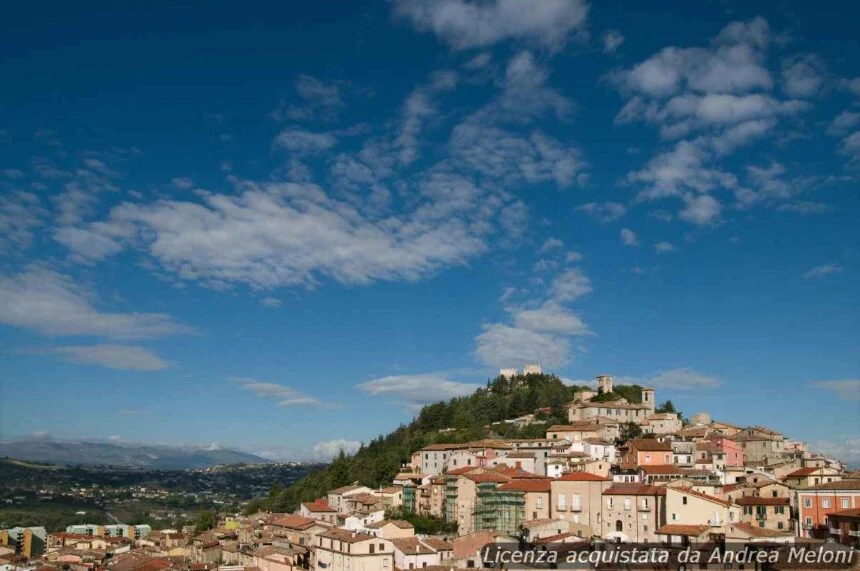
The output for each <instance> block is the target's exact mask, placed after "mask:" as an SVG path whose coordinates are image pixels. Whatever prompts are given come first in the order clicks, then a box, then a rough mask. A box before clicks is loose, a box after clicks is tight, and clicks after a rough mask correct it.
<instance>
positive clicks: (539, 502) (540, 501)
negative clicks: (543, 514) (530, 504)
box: [535, 496, 543, 509]
mask: <svg viewBox="0 0 860 571" xmlns="http://www.w3.org/2000/svg"><path fill="white" fill-rule="evenodd" d="M535 506H536V507H537V508H538V509H541V508H542V507H543V498H542V497H540V496H538V497H537V500H535Z"/></svg>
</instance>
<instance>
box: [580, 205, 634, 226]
mask: <svg viewBox="0 0 860 571" xmlns="http://www.w3.org/2000/svg"><path fill="white" fill-rule="evenodd" d="M576 210H577V211H578V212H585V213H586V214H588V215H589V216H591V217H592V218H594V219H595V220H597V221H598V222H603V223H606V222H613V221H615V220H618V219H619V218H621V217H623V216H624V215H625V214H626V213H627V207H626V206H624V205H623V204H621V203H620V202H588V203H586V204H582V205H580V206H577V207H576Z"/></svg>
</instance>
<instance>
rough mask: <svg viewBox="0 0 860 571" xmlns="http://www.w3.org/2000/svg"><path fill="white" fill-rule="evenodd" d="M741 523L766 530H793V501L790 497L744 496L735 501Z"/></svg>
mask: <svg viewBox="0 0 860 571" xmlns="http://www.w3.org/2000/svg"><path fill="white" fill-rule="evenodd" d="M735 503H737V504H738V505H739V506H741V508H742V509H743V513H742V514H741V521H742V522H744V523H748V524H750V525H757V526H758V527H763V528H766V529H776V530H791V529H792V525H791V505H790V503H791V501H790V500H789V498H788V497H775V498H774V497H770V498H769V497H766V496H742V497H740V498H737V499H736V500H735Z"/></svg>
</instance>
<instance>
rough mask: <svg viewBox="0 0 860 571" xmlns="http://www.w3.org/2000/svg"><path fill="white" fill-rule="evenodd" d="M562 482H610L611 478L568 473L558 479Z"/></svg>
mask: <svg viewBox="0 0 860 571" xmlns="http://www.w3.org/2000/svg"><path fill="white" fill-rule="evenodd" d="M558 480H559V481H561V482H608V481H609V478H604V477H603V476H598V475H597V474H592V473H591V472H568V473H567V474H565V475H563V476H562V477H560V478H558Z"/></svg>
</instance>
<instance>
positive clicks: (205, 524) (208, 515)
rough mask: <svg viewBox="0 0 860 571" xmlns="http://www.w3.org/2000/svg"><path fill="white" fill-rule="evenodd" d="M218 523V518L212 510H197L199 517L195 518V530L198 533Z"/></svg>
mask: <svg viewBox="0 0 860 571" xmlns="http://www.w3.org/2000/svg"><path fill="white" fill-rule="evenodd" d="M217 523H218V518H217V517H215V512H213V511H212V510H202V511H199V512H197V518H196V519H195V520H194V530H195V531H196V532H197V533H202V532H204V531H207V530H209V529H212V528H213V527H215V525H217Z"/></svg>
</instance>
